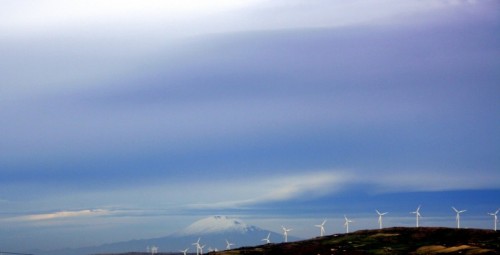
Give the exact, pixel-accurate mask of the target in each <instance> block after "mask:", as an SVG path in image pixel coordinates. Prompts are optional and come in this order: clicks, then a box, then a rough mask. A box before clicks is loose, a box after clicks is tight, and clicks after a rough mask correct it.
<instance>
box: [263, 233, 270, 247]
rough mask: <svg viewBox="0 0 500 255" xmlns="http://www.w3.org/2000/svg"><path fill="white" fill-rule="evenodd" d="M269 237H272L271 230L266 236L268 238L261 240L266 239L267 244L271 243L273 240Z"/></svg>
mask: <svg viewBox="0 0 500 255" xmlns="http://www.w3.org/2000/svg"><path fill="white" fill-rule="evenodd" d="M269 237H271V232H269V234H267V237H266V238H264V239H262V240H261V241H265V242H266V244H268V243H270V242H271V240H269Z"/></svg>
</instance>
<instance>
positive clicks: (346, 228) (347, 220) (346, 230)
mask: <svg viewBox="0 0 500 255" xmlns="http://www.w3.org/2000/svg"><path fill="white" fill-rule="evenodd" d="M344 219H345V222H344V226H345V232H346V233H349V223H351V222H352V220H350V219H348V218H347V216H345V215H344Z"/></svg>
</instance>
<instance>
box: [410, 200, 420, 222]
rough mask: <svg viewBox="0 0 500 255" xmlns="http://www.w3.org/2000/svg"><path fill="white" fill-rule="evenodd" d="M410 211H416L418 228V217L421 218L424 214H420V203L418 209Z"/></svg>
mask: <svg viewBox="0 0 500 255" xmlns="http://www.w3.org/2000/svg"><path fill="white" fill-rule="evenodd" d="M410 213H414V214H415V217H416V219H417V228H418V219H419V218H422V215H420V205H419V206H418V207H417V210H416V211H414V212H410Z"/></svg>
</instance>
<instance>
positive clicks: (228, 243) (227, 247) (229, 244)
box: [226, 239, 234, 250]
mask: <svg viewBox="0 0 500 255" xmlns="http://www.w3.org/2000/svg"><path fill="white" fill-rule="evenodd" d="M226 244H227V245H226V250H231V245H234V243H230V242H229V241H228V240H227V239H226Z"/></svg>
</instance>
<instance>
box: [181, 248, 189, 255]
mask: <svg viewBox="0 0 500 255" xmlns="http://www.w3.org/2000/svg"><path fill="white" fill-rule="evenodd" d="M188 250H189V248H187V249H185V250H183V251H180V252H182V254H184V255H186V254H187V252H188Z"/></svg>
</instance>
